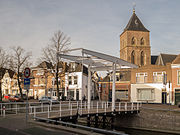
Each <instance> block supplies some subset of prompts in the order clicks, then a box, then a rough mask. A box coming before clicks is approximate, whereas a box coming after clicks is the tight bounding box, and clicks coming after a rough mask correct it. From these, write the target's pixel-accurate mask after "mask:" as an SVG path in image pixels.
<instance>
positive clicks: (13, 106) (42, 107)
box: [0, 101, 141, 118]
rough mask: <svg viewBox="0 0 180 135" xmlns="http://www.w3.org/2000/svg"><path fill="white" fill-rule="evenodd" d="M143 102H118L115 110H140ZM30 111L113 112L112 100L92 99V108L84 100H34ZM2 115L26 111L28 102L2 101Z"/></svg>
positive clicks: (67, 113) (58, 113)
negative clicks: (42, 101) (48, 102)
mask: <svg viewBox="0 0 180 135" xmlns="http://www.w3.org/2000/svg"><path fill="white" fill-rule="evenodd" d="M140 107H141V103H131V102H116V103H115V111H117V112H127V111H139V109H140ZM27 111H28V113H29V114H30V115H33V116H34V117H36V116H43V117H47V118H50V117H66V116H74V115H77V114H78V115H83V114H92V113H108V112H112V103H111V102H104V101H101V102H98V101H92V102H91V105H90V108H88V104H87V102H86V101H85V102H82V101H77V102H76V101H62V102H59V103H58V104H44V103H40V102H32V103H29V104H28V110H27ZM0 112H1V116H4V117H5V116H6V115H9V114H18V113H25V112H26V103H22V102H16V103H1V104H0Z"/></svg>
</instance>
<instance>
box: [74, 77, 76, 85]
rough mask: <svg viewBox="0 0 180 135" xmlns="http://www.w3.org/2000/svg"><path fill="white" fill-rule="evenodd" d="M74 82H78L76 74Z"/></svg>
mask: <svg viewBox="0 0 180 135" xmlns="http://www.w3.org/2000/svg"><path fill="white" fill-rule="evenodd" d="M74 84H77V76H74Z"/></svg>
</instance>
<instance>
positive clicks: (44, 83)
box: [30, 61, 66, 99]
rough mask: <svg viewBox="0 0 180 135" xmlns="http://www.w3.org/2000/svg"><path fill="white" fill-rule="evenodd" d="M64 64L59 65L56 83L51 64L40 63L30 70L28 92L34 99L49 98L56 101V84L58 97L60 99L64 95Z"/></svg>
mask: <svg viewBox="0 0 180 135" xmlns="http://www.w3.org/2000/svg"><path fill="white" fill-rule="evenodd" d="M64 70H66V63H63V62H60V63H59V78H58V82H56V79H55V70H54V67H53V65H52V64H51V63H48V62H46V61H44V62H42V63H40V64H39V65H38V66H36V67H33V68H32V78H33V79H31V87H30V92H32V94H33V96H34V98H35V99H39V98H41V97H42V96H45V95H46V96H50V97H53V98H56V99H57V83H58V84H59V89H60V96H61V98H62V96H63V93H64V91H63V90H64V86H65V85H64V78H65V75H64V74H65V71H64Z"/></svg>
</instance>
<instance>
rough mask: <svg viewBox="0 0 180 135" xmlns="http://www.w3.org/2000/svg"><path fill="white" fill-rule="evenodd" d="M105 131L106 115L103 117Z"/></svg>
mask: <svg viewBox="0 0 180 135" xmlns="http://www.w3.org/2000/svg"><path fill="white" fill-rule="evenodd" d="M102 119H103V129H104V128H105V127H106V115H103V118H102Z"/></svg>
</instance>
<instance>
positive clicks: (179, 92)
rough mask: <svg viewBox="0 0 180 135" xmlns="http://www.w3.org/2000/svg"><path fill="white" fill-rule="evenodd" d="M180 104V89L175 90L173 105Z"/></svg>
mask: <svg viewBox="0 0 180 135" xmlns="http://www.w3.org/2000/svg"><path fill="white" fill-rule="evenodd" d="M178 103H180V89H175V104H176V105H177V104H178Z"/></svg>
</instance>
